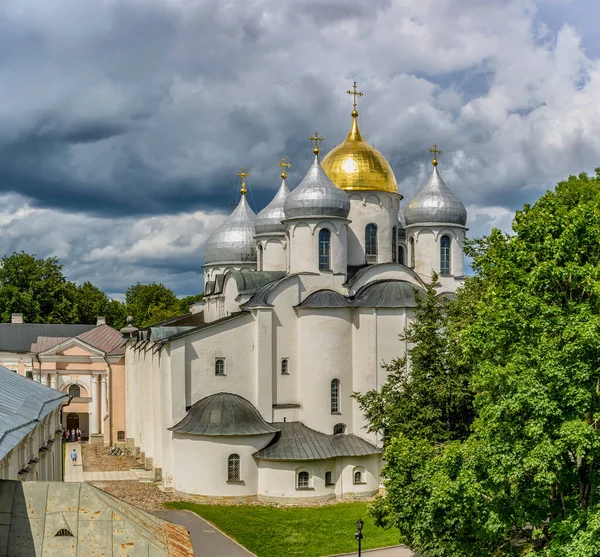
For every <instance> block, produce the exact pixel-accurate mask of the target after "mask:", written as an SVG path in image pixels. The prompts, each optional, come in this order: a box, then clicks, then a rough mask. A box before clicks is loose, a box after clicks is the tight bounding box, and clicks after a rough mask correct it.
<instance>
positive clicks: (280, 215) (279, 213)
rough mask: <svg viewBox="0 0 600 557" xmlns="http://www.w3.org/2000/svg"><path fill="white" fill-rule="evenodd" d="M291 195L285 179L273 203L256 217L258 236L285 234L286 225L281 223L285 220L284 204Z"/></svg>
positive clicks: (255, 227) (255, 229) (255, 228)
mask: <svg viewBox="0 0 600 557" xmlns="http://www.w3.org/2000/svg"><path fill="white" fill-rule="evenodd" d="M289 194H290V190H289V188H288V187H287V185H286V183H285V178H283V180H281V186H280V187H279V190H277V193H276V194H275V197H274V198H273V199H272V200H271V203H269V204H268V205H267V206H266V207H265V208H264V209H263V210H262V211H261V212H260V213H258V215H256V220H255V221H254V232H255V233H256V234H278V233H285V225H284V224H282V223H281V221H282V220H283V219H284V218H285V214H284V212H283V203H284V202H285V200H286V198H287V196H288V195H289Z"/></svg>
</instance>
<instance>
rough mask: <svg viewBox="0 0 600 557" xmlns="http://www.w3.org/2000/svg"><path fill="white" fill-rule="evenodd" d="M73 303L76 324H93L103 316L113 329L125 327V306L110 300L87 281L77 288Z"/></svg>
mask: <svg viewBox="0 0 600 557" xmlns="http://www.w3.org/2000/svg"><path fill="white" fill-rule="evenodd" d="M75 303H76V307H77V315H78V323H88V324H95V323H96V319H97V317H98V316H103V317H105V318H106V322H107V323H108V324H109V325H110V326H111V327H114V328H115V329H121V328H122V327H124V326H125V319H126V317H127V316H126V310H125V305H124V304H123V303H121V302H119V301H118V300H112V299H111V298H109V297H108V296H107V295H106V294H105V293H104V292H102V290H100V289H99V288H98V287H97V286H94V285H93V284H92V283H91V282H89V281H86V282H84V283H83V284H82V285H80V286H77V289H76V292H75Z"/></svg>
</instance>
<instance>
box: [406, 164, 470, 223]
mask: <svg viewBox="0 0 600 557" xmlns="http://www.w3.org/2000/svg"><path fill="white" fill-rule="evenodd" d="M404 219H405V221H406V224H407V225H411V224H422V223H427V222H435V223H447V224H459V225H461V226H464V225H465V224H467V210H466V209H465V206H464V205H463V204H462V202H461V201H460V199H458V197H456V196H455V195H454V194H453V193H452V192H451V191H450V190H449V189H448V186H447V185H446V184H445V183H444V180H442V177H441V176H440V173H439V171H438V167H437V166H434V167H433V172H432V173H431V178H429V181H428V182H427V183H426V184H425V187H424V188H423V189H422V190H421V191H420V192H419V193H417V195H415V196H414V197H413V198H412V199H411V200H410V201H409V202H408V205H407V206H406V209H404Z"/></svg>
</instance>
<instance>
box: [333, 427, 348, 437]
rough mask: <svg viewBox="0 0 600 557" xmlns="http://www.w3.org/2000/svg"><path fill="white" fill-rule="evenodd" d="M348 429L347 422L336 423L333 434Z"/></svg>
mask: <svg viewBox="0 0 600 557" xmlns="http://www.w3.org/2000/svg"><path fill="white" fill-rule="evenodd" d="M345 431H346V424H335V425H334V426H333V434H334V435H338V434H339V433H344V432H345Z"/></svg>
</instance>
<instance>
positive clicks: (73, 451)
mask: <svg viewBox="0 0 600 557" xmlns="http://www.w3.org/2000/svg"><path fill="white" fill-rule="evenodd" d="M71 461H72V462H73V466H77V451H76V450H75V449H73V450H72V451H71Z"/></svg>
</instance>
